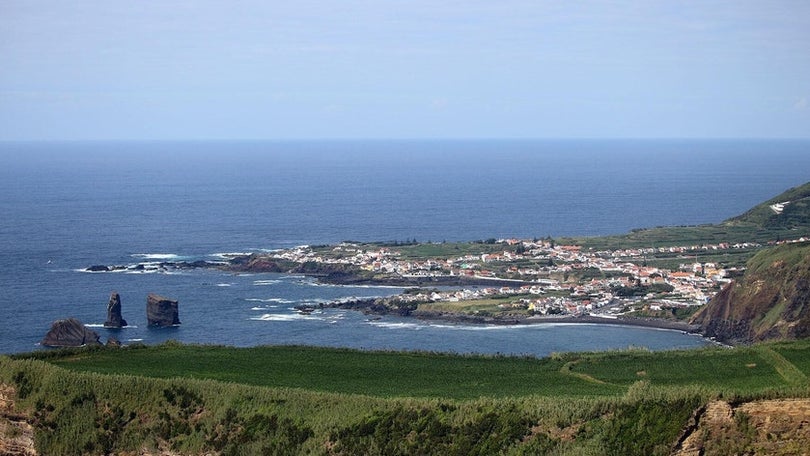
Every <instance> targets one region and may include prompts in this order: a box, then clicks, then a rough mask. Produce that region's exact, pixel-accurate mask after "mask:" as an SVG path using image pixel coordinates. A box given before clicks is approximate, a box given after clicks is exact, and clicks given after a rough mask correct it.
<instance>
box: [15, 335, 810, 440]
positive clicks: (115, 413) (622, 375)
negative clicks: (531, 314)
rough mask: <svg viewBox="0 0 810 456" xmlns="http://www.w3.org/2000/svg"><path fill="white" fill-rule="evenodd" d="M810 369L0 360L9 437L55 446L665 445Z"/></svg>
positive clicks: (741, 434) (222, 358)
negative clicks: (14, 432) (11, 429)
mask: <svg viewBox="0 0 810 456" xmlns="http://www.w3.org/2000/svg"><path fill="white" fill-rule="evenodd" d="M296 360H297V362H296ZM808 375H810V342H807V341H802V342H793V343H780V344H769V345H759V346H753V347H745V348H739V349H734V350H728V349H724V348H719V347H718V348H708V349H702V350H693V351H673V352H663V353H650V352H645V351H627V352H610V353H590V354H588V353H585V354H564V355H556V356H552V357H550V358H546V359H534V358H516V357H484V356H453V355H444V354H431V353H384V352H377V353H369V352H358V351H352V350H341V349H326V348H302V347H258V348H250V349H239V348H227V347H202V346H185V345H179V344H175V343H170V344H164V345H161V346H156V347H132V348H124V349H121V348H119V349H114V348H97V349H77V350H62V351H47V352H39V353H35V354H31V355H19V356H15V357H14V358H13V359H12V358H9V357H0V396H3V397H0V399H2V400H0V448H2V443H3V442H2V441H3V437H4V436H3V434H2V431H3V426H2V424H3V423H2V420H3V419H4V418H6V419H16V420H20V419H22V420H23V421H27V422H29V423H31V425H32V426H33V430H34V440H35V442H36V446H37V450H38V451H39V453H40V454H48V455H69V454H110V453H113V454H133V455H134V454H154V455H157V454H169V453H171V454H183V455H203V454H222V455H228V454H234V455H253V454H256V455H260V454H316V455H317V454H323V455H354V454H385V455H389V454H392V455H393V454H403V455H406V454H426V455H427V454H443V455H445V454H450V455H468V454H478V455H489V454H514V455H519V454H524V455H528V454H532V455H534V454H581V455H602V454H616V455H664V454H670V453H671V452H672V451H673V449H674V448H676V447H680V446H681V441H682V437H683V436H684V435H685V434H684V432H685V430H686V431H688V430H689V429H691V428H690V425H689V423H690V422H692V421H690V420H694V419H695V417H696V416H699V414H700V413H701V412H700V410H702V409H703V407H704V406H705V404H707V403H709V402H712V401H716V400H717V399H719V398H723V399H724V400H726V401H728V403H730V404H742V403H744V402H746V401H752V400H757V399H764V398H784V397H792V398H796V397H799V398H804V397H808V396H810V383H808V379H807V377H808ZM3 404H13V407H12V408H11V409H10V410H9V409H8V407H7V406H6V408H5V409H4V407H2V406H3ZM735 406H736V405H735ZM696 414H697V415H696ZM732 424H733V423H732ZM734 432H735V434H733V437H734V438H733V439H731V440H728V441H726V440H724V441H722V442H719V443H718V442H712V443H711V445H709V446H708V447H706V448H708V450H706V449H705V448H704V454H709V455H711V454H729V451H732V452H744V451H746V449H747V450H749V451H750V452H749V453H748V454H755V453H756V451H753V450H752V449H755V448H757V445H759V443H757V442H758V440H757V431H756V429H755V428H753V427H748V428H746V427H740V428H739V429H736V428H735V430H734ZM797 444H798V445H802V444H803V441H799V442H798V443H797ZM712 445H713V446H712ZM759 454H764V453H759Z"/></svg>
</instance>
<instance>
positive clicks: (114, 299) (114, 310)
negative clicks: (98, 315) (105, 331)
mask: <svg viewBox="0 0 810 456" xmlns="http://www.w3.org/2000/svg"><path fill="white" fill-rule="evenodd" d="M126 325H127V321H126V320H124V319H123V318H122V317H121V296H119V295H118V293H116V292H114V291H113V292H112V293H110V302H109V303H107V321H105V322H104V327H105V328H122V327H124V326H126Z"/></svg>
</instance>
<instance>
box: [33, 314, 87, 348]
mask: <svg viewBox="0 0 810 456" xmlns="http://www.w3.org/2000/svg"><path fill="white" fill-rule="evenodd" d="M98 339H99V336H98V334H97V333H96V332H95V331H93V330H91V329H88V328H87V327H85V326H84V325H83V324H82V322H80V321H79V320H77V319H75V318H68V319H67V320H56V321H55V322H53V324H52V325H51V329H50V331H48V334H45V338H44V339H42V342H41V344H42V345H44V346H46V347H81V346H82V345H101V342H100V341H99V340H98Z"/></svg>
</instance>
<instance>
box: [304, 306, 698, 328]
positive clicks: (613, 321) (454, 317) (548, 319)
mask: <svg viewBox="0 0 810 456" xmlns="http://www.w3.org/2000/svg"><path fill="white" fill-rule="evenodd" d="M325 308H332V309H347V310H354V311H358V312H362V313H364V314H365V315H377V316H385V315H397V316H401V317H409V318H415V319H417V320H422V321H444V322H450V323H461V324H475V325H504V326H506V325H535V324H548V323H564V324H597V325H614V326H637V327H646V328H655V329H665V330H671V331H681V332H684V333H688V334H695V335H701V334H700V326H698V325H690V324H688V323H686V322H681V321H671V320H662V319H655V318H636V317H617V318H607V317H598V316H594V315H562V316H541V315H527V316H518V315H510V316H508V317H490V316H477V315H470V314H463V313H454V312H435V311H420V310H418V308H417V307H414V306H410V307H390V306H388V305H386V304H385V303H384V300H381V299H379V298H373V299H355V300H348V301H333V302H330V303H325V304H320V305H318V306H309V305H302V306H297V307H296V309H297V310H298V311H299V312H302V313H309V312H312V311H314V310H315V309H325ZM701 336H702V335H701Z"/></svg>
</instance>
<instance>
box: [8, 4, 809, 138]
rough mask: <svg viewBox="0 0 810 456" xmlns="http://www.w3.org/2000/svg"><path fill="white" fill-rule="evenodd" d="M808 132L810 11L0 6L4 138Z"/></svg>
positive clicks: (741, 7) (762, 7)
mask: <svg viewBox="0 0 810 456" xmlns="http://www.w3.org/2000/svg"><path fill="white" fill-rule="evenodd" d="M387 138H408V139H450V138H452V139H458V138H462V139H463V138H469V139H477V138H574V139H578V138H810V1H807V0H793V1H790V0H754V1H750V0H733V1H715V0H695V1H693V0H683V1H675V0H672V1H661V0H644V1H640V0H627V1H624V0H616V1H576V2H574V1H540V0H525V1H524V0H499V1H492V0H468V1H460V0H441V1H436V0H376V1H374V0H296V1H281V0H256V1H252V0H248V1H210V0H197V1H179V0H174V1H172V0H166V1H132V0H94V1H83V0H73V1H61V0H47V1H46V0H0V140H116V139H138V140H164V139H166V140H182V139H198V140H205V139H271V140H287V139H318V140H320V139H387Z"/></svg>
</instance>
